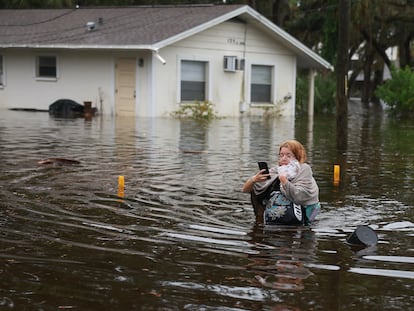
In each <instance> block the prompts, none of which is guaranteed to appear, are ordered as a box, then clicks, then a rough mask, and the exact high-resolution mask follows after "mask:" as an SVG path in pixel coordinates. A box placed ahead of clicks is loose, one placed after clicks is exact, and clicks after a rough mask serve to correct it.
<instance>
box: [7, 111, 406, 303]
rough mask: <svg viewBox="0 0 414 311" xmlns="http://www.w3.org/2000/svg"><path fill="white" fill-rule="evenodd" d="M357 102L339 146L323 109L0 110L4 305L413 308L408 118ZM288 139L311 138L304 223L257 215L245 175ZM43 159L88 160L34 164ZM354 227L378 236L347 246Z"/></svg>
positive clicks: (271, 156) (273, 155) (271, 157)
mask: <svg viewBox="0 0 414 311" xmlns="http://www.w3.org/2000/svg"><path fill="white" fill-rule="evenodd" d="M354 108H356V107H355V105H354V106H353V108H352V109H351V111H352V114H351V117H350V130H349V147H348V150H347V151H346V152H342V153H338V152H337V151H336V149H335V134H334V133H335V121H334V120H331V119H330V118H326V117H322V118H321V117H318V118H315V120H314V123H313V125H312V124H309V122H308V121H307V120H306V119H303V120H301V119H298V120H296V122H295V124H293V123H292V121H290V120H280V119H275V120H259V119H248V118H240V119H221V120H216V121H214V122H212V123H211V124H209V125H201V124H198V123H196V122H193V121H178V120H172V119H167V118H165V119H164V118H156V119H141V118H138V119H133V118H131V119H128V118H109V117H108V118H107V117H103V118H100V117H97V118H95V119H93V120H91V121H85V120H83V119H76V120H63V119H54V118H51V117H49V116H48V115H47V114H46V113H32V112H14V111H1V112H0V158H1V162H0V170H1V175H0V309H1V310H59V309H74V310H226V311H227V310H234V311H236V310H237V311H239V310H295V311H296V310H301V311H305V310H410V309H413V308H414V298H413V295H412V293H413V292H414V213H413V201H414V194H413V193H414V182H413V180H414V144H413V141H414V124H413V123H412V121H411V123H410V122H409V121H398V122H396V121H393V120H390V119H387V118H386V117H384V116H383V115H382V114H381V113H379V112H376V111H375V110H374V109H365V110H364V109H354ZM292 137H296V138H297V139H299V140H300V141H302V142H303V143H304V145H305V146H306V147H307V149H308V152H309V163H310V164H311V165H312V167H313V170H314V175H315V177H316V179H317V181H318V183H319V186H320V190H321V194H320V198H321V202H322V206H323V210H322V213H321V214H320V215H319V219H318V221H317V222H316V223H315V224H314V225H313V226H312V227H311V228H290V229H286V228H279V229H276V230H268V229H266V228H263V227H260V226H255V224H254V219H253V212H252V210H251V207H250V203H249V197H248V196H247V195H246V194H243V193H241V192H240V189H241V186H242V183H243V181H244V180H245V179H246V178H247V177H248V176H250V175H252V174H253V173H254V172H255V171H256V165H257V164H256V162H257V161H258V160H265V161H268V162H275V161H276V155H277V150H278V149H277V148H278V144H279V143H280V142H281V141H282V140H284V139H286V138H292ZM48 157H63V158H69V159H75V160H79V161H81V163H80V164H79V165H64V166H53V165H38V164H37V161H38V160H40V159H44V158H48ZM336 163H340V164H341V168H342V176H341V177H342V179H341V183H340V185H339V186H334V185H333V183H332V178H333V177H332V175H333V165H334V164H336ZM119 175H122V176H124V178H125V190H124V196H123V197H122V196H120V195H122V194H121V193H120V194H119V195H118V176H119ZM360 224H363V225H370V226H371V227H372V228H373V229H374V230H375V231H376V233H377V234H378V237H379V243H378V244H377V245H376V246H375V247H370V248H365V249H355V248H353V247H350V246H349V245H347V244H346V243H345V241H346V237H347V236H348V235H349V234H350V233H352V232H353V231H354V229H355V228H356V226H357V225H360Z"/></svg>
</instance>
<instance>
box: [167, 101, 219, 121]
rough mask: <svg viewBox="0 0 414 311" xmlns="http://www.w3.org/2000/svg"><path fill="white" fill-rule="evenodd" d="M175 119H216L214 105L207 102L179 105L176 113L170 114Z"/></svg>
mask: <svg viewBox="0 0 414 311" xmlns="http://www.w3.org/2000/svg"><path fill="white" fill-rule="evenodd" d="M172 116H173V117H176V118H180V119H182V118H189V119H194V120H206V121H207V120H212V119H215V118H217V114H216V112H215V111H214V104H212V103H211V102H209V101H202V102H200V101H196V102H194V103H189V104H181V105H180V108H179V109H178V110H177V111H174V112H173V113H172Z"/></svg>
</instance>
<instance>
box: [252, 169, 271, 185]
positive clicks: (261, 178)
mask: <svg viewBox="0 0 414 311" xmlns="http://www.w3.org/2000/svg"><path fill="white" fill-rule="evenodd" d="M265 171H266V170H265V169H263V170H260V171H259V172H258V173H257V174H256V175H254V176H253V177H251V179H252V182H253V183H257V182H262V181H266V180H267V179H268V178H269V177H270V174H265Z"/></svg>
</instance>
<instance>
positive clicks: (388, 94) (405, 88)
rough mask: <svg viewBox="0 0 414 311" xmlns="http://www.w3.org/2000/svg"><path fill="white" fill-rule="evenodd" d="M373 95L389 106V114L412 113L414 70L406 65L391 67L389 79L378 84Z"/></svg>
mask: <svg viewBox="0 0 414 311" xmlns="http://www.w3.org/2000/svg"><path fill="white" fill-rule="evenodd" d="M375 95H376V96H378V98H380V99H382V100H383V101H384V102H385V104H386V105H387V106H389V107H390V112H391V114H393V115H395V116H407V117H408V116H412V115H414V72H413V71H412V70H411V69H410V68H409V67H408V66H407V67H405V68H404V69H397V68H394V67H393V68H391V79H390V80H387V81H386V82H385V83H384V84H382V85H381V86H379V87H378V88H377V90H376V91H375Z"/></svg>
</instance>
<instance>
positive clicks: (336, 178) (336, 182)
mask: <svg viewBox="0 0 414 311" xmlns="http://www.w3.org/2000/svg"><path fill="white" fill-rule="evenodd" d="M340 176H341V167H340V166H339V165H334V185H335V186H337V185H339V180H340V179H341V178H340Z"/></svg>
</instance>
